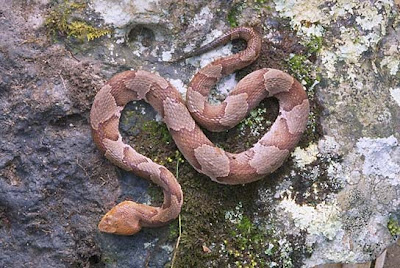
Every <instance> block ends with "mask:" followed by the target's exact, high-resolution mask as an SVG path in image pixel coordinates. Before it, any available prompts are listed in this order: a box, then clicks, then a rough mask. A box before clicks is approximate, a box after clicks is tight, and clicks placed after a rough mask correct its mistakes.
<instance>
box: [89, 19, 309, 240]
mask: <svg viewBox="0 0 400 268" xmlns="http://www.w3.org/2000/svg"><path fill="white" fill-rule="evenodd" d="M238 38H240V39H244V40H245V41H246V42H247V48H246V49H245V50H243V51H241V52H239V53H236V54H234V55H232V56H228V57H224V58H220V59H217V60H215V61H213V62H212V63H210V64H208V65H207V66H205V67H204V68H202V69H201V70H200V71H198V73H196V74H195V76H194V78H193V79H192V81H191V82H190V84H189V86H188V90H187V94H186V95H187V96H186V104H185V102H184V101H183V100H182V98H181V95H180V94H179V92H178V91H177V90H176V89H175V88H174V87H173V86H172V85H171V84H170V83H169V82H168V81H166V80H165V79H164V78H162V77H160V76H158V75H156V74H153V73H150V72H146V71H125V72H122V73H119V74H117V75H115V76H114V77H112V78H111V79H110V80H109V81H108V82H107V83H106V84H105V85H104V86H103V87H102V88H101V90H100V91H99V92H98V93H97V95H96V97H95V99H94V103H93V106H92V109H91V112H90V125H91V128H92V135H93V139H94V142H95V143H96V145H97V147H98V148H99V149H100V150H101V151H102V153H104V155H105V156H106V157H107V158H108V159H109V160H110V161H111V162H112V163H114V164H115V165H117V166H118V167H120V168H122V169H125V170H127V171H132V172H133V173H135V174H136V175H138V176H140V177H143V178H146V179H149V180H151V181H152V182H154V183H156V184H158V185H159V186H161V187H162V189H163V193H164V202H163V204H162V206H161V207H153V206H148V205H144V204H138V203H135V202H132V201H124V202H122V203H119V204H118V205H116V206H115V207H113V208H112V209H111V210H110V211H109V212H108V213H107V214H106V215H105V216H103V218H102V220H101V221H100V223H99V229H100V231H102V232H107V233H114V234H120V235H131V234H134V233H136V232H138V231H139V230H140V229H141V228H142V227H157V226H161V225H165V224H166V223H167V222H169V221H171V220H173V219H175V218H176V217H177V216H178V215H179V213H180V210H181V206H182V202H183V194H182V190H181V187H180V185H179V183H178V182H177V180H176V178H175V177H174V175H173V174H172V173H171V172H170V171H169V170H168V169H166V168H165V167H163V166H161V165H159V164H157V163H154V162H153V161H152V160H151V159H149V158H147V157H145V156H143V155H141V154H139V153H137V152H136V151H135V150H134V149H133V148H132V147H131V146H130V145H128V144H126V143H124V142H123V141H122V137H121V135H120V133H119V130H118V124H119V119H120V116H121V112H122V110H123V108H124V106H125V105H126V104H127V103H128V102H130V101H137V100H145V101H146V102H148V103H149V104H150V105H151V106H152V107H153V108H154V109H155V110H156V111H157V112H158V113H159V114H160V115H161V117H162V119H163V121H164V122H165V123H166V124H167V127H168V129H169V131H170V133H171V135H172V138H173V139H174V141H175V143H176V145H177V147H178V148H179V150H180V151H181V152H182V154H183V155H184V157H185V158H186V160H187V161H188V162H189V163H190V164H191V165H192V166H193V167H194V169H196V170H197V171H198V172H200V173H203V174H205V175H207V176H208V177H210V178H211V179H212V180H214V181H216V182H218V183H223V184H243V183H249V182H253V181H255V180H258V179H260V178H262V177H263V176H265V175H266V174H269V173H271V172H273V171H275V170H276V169H277V168H278V167H280V166H281V165H282V163H283V162H284V161H285V159H286V158H287V157H288V155H289V153H290V151H291V150H292V149H293V148H294V147H295V146H296V144H297V143H298V141H299V139H300V137H301V135H302V133H303V131H304V130H305V127H306V124H307V117H308V113H309V102H308V99H307V95H306V93H305V91H304V89H303V87H302V85H301V84H300V83H299V82H298V81H297V80H296V79H294V78H293V77H292V76H290V75H288V74H287V73H285V72H282V71H280V70H276V69H261V70H257V71H254V72H252V73H251V74H249V75H247V76H246V77H244V78H243V79H242V80H240V81H239V83H238V84H237V86H236V87H235V89H234V90H233V91H231V92H230V94H229V96H228V97H227V98H226V99H225V101H223V102H222V103H221V104H219V105H211V104H209V103H208V102H207V96H208V93H209V91H210V89H211V88H212V87H213V86H214V85H215V84H216V83H217V81H218V80H219V79H220V78H221V77H222V76H224V75H227V74H230V73H232V72H234V71H236V70H238V69H241V68H243V67H245V66H247V65H249V64H250V63H252V62H253V61H255V60H256V59H257V57H258V56H259V54H260V50H261V37H260V36H259V35H258V34H257V33H256V32H255V31H254V30H253V29H251V28H245V27H239V28H235V29H232V30H230V31H229V32H228V33H226V34H225V35H223V36H222V37H220V38H218V39H216V40H214V41H213V42H212V43H210V45H208V48H209V47H215V46H217V45H221V44H225V43H227V42H229V41H230V40H232V39H238ZM200 51H201V49H200ZM271 96H273V97H275V98H277V99H278V101H279V114H278V117H277V118H276V120H275V122H274V123H273V125H272V126H271V128H270V130H269V131H268V132H267V133H266V134H265V135H264V136H263V137H262V138H261V139H260V140H259V141H258V142H257V143H256V144H254V145H253V146H252V147H251V148H250V149H248V150H247V151H244V152H241V153H238V154H232V153H229V152H225V151H224V150H222V149H220V148H217V147H216V146H215V145H214V144H213V143H212V142H211V141H210V140H209V139H208V138H207V137H206V136H205V135H204V133H203V131H202V130H201V129H200V128H199V126H198V125H197V124H196V122H197V123H198V124H200V125H201V126H203V127H204V128H207V129H209V130H211V131H223V130H226V129H229V128H232V127H233V126H235V125H236V124H237V123H239V122H240V121H241V120H242V119H243V118H244V117H245V116H246V115H247V114H248V113H249V112H250V111H251V110H252V109H253V108H255V107H256V106H257V105H258V103H259V102H260V101H261V100H263V99H264V98H267V97H271ZM194 119H195V120H196V122H195V120H194Z"/></svg>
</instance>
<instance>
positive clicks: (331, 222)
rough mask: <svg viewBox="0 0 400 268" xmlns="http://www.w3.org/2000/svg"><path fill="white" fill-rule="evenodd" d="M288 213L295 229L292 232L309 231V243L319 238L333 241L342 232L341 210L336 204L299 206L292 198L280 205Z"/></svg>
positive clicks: (279, 207)
mask: <svg viewBox="0 0 400 268" xmlns="http://www.w3.org/2000/svg"><path fill="white" fill-rule="evenodd" d="M278 209H282V210H283V211H284V212H285V213H287V215H288V217H289V219H290V221H291V222H292V224H293V226H289V228H290V227H294V228H293V229H292V230H298V231H299V230H300V231H307V233H308V235H309V236H310V237H307V240H309V241H315V240H317V237H319V238H321V237H323V238H324V239H328V240H332V239H334V238H335V236H336V234H337V233H338V232H339V231H340V230H341V227H342V223H341V221H340V208H339V207H338V206H337V205H336V204H335V203H332V204H328V203H324V202H323V203H320V204H318V205H317V206H316V207H312V206H308V205H299V204H297V203H296V202H295V200H294V199H292V198H285V199H283V200H282V201H281V202H280V204H279V205H278Z"/></svg>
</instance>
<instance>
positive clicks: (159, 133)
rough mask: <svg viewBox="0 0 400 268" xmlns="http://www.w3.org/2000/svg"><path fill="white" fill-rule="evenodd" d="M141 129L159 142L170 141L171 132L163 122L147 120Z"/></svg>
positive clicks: (167, 142)
mask: <svg viewBox="0 0 400 268" xmlns="http://www.w3.org/2000/svg"><path fill="white" fill-rule="evenodd" d="M142 130H143V131H146V132H147V133H149V134H150V136H151V137H152V138H154V139H156V140H158V141H159V142H161V143H164V144H170V143H171V142H172V137H171V134H170V133H169V131H168V128H167V126H166V125H165V124H164V123H160V122H157V121H147V122H145V123H144V124H143V126H142Z"/></svg>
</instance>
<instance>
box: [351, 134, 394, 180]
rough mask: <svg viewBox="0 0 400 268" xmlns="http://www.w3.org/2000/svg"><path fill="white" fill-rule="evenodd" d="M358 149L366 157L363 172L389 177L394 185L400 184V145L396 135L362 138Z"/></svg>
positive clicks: (358, 143)
mask: <svg viewBox="0 0 400 268" xmlns="http://www.w3.org/2000/svg"><path fill="white" fill-rule="evenodd" d="M356 147H357V151H358V153H360V154H361V155H362V156H363V158H364V164H363V168H362V172H363V173H364V175H367V176H369V175H374V176H380V177H383V178H386V179H389V181H388V182H389V183H390V184H392V185H400V177H399V174H400V146H399V142H398V140H397V139H396V138H395V137H394V136H390V137H388V138H379V139H371V138H362V139H360V140H359V141H358V142H357V144H356Z"/></svg>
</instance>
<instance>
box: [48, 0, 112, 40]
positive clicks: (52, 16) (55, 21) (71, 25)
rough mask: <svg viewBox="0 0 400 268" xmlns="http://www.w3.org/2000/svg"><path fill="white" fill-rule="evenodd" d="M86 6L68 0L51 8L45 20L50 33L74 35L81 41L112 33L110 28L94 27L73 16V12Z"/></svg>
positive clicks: (79, 10)
mask: <svg viewBox="0 0 400 268" xmlns="http://www.w3.org/2000/svg"><path fill="white" fill-rule="evenodd" d="M85 8H86V4H85V3H75V2H70V1H68V0H65V1H64V2H63V3H62V4H59V5H57V6H55V7H54V8H53V9H52V10H50V12H49V13H48V15H47V17H46V20H45V26H46V29H47V32H48V33H49V35H51V36H56V35H62V36H67V37H74V38H76V39H78V40H80V41H83V40H85V39H86V40H87V41H91V40H93V39H96V38H100V37H102V36H104V35H107V34H110V33H111V30H110V29H107V28H98V27H94V26H92V25H90V24H88V23H87V22H85V21H82V20H77V19H72V18H71V17H72V13H73V12H82V10H84V9H85Z"/></svg>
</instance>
